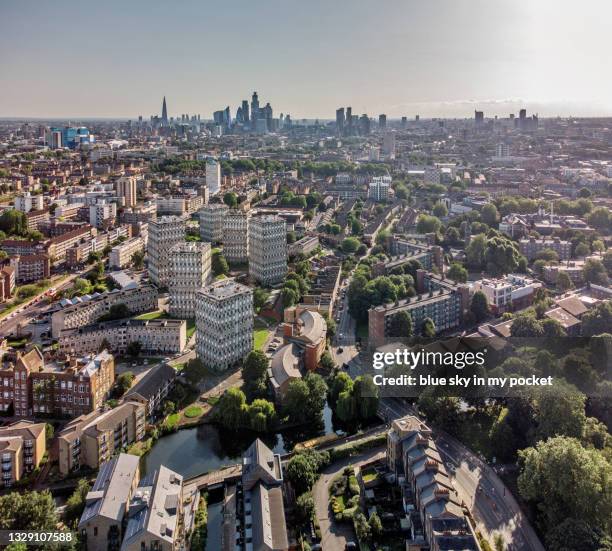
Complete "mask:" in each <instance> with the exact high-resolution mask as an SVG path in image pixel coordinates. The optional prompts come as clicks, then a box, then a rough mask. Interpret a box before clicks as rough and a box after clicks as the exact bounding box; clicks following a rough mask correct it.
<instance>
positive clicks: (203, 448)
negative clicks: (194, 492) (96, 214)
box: [143, 404, 342, 478]
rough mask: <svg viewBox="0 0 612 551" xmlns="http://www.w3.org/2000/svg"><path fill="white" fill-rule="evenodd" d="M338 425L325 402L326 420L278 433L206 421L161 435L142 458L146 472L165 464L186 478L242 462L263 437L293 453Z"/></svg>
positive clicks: (280, 450) (275, 448) (279, 450)
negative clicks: (224, 426)
mask: <svg viewBox="0 0 612 551" xmlns="http://www.w3.org/2000/svg"><path fill="white" fill-rule="evenodd" d="M338 428H342V427H339V426H338V427H337V426H335V423H334V421H332V411H331V409H330V408H329V407H328V406H327V404H326V405H325V409H324V411H323V420H322V423H320V424H319V425H318V426H308V427H305V428H304V429H300V428H297V429H296V428H292V429H288V430H286V431H281V432H278V433H276V434H258V433H255V432H253V431H240V432H238V433H234V432H228V431H224V430H223V429H222V428H219V427H217V426H216V425H211V424H204V425H199V426H197V427H192V428H189V429H183V430H179V431H177V432H174V433H172V434H169V435H166V436H162V437H161V438H160V439H159V440H157V442H155V444H154V445H153V447H152V448H151V450H150V451H149V453H147V454H146V455H145V456H144V458H143V469H144V472H145V473H148V472H153V471H154V470H156V469H158V468H159V466H160V465H164V466H165V467H168V468H169V469H172V470H173V471H176V472H177V473H179V474H181V475H183V476H184V477H185V478H190V477H192V476H197V475H200V474H202V473H205V472H208V471H213V470H215V469H219V468H220V467H223V466H226V465H231V464H234V463H239V462H240V461H241V458H242V454H243V452H244V451H245V450H246V449H247V448H248V447H249V446H250V445H251V444H252V443H253V441H254V440H255V439H256V438H260V439H261V440H263V442H265V444H266V445H267V446H268V447H269V448H270V449H271V450H273V451H274V453H279V454H284V453H287V452H290V451H291V450H292V449H293V447H294V446H295V444H297V443H298V442H303V441H304V440H308V439H310V438H314V437H316V436H321V435H323V434H330V433H331V432H334V431H335V430H337V429H338Z"/></svg>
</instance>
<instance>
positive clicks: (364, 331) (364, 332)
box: [355, 321, 368, 341]
mask: <svg viewBox="0 0 612 551" xmlns="http://www.w3.org/2000/svg"><path fill="white" fill-rule="evenodd" d="M355 334H356V335H357V337H359V338H360V339H361V340H362V341H367V340H368V322H367V321H366V322H364V323H358V324H357V329H356V331H355Z"/></svg>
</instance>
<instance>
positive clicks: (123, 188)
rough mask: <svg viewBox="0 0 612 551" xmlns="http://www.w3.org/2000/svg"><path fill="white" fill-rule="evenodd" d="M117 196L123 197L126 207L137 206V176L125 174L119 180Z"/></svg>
mask: <svg viewBox="0 0 612 551" xmlns="http://www.w3.org/2000/svg"><path fill="white" fill-rule="evenodd" d="M117 196H118V197H123V199H124V203H125V206H126V207H135V206H136V203H137V202H138V198H137V195H136V178H134V177H133V176H123V177H121V178H119V180H117Z"/></svg>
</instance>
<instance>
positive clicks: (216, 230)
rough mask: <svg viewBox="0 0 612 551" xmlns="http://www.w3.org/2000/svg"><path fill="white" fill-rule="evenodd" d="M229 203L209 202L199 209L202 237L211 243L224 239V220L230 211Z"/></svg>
mask: <svg viewBox="0 0 612 551" xmlns="http://www.w3.org/2000/svg"><path fill="white" fill-rule="evenodd" d="M228 210H229V209H228V207H227V205H224V204H221V203H209V204H208V205H204V206H203V207H202V208H201V209H200V210H199V211H198V214H199V217H200V237H201V238H202V239H203V240H204V241H208V242H209V243H220V242H221V241H223V220H224V219H225V217H226V215H227V212H228Z"/></svg>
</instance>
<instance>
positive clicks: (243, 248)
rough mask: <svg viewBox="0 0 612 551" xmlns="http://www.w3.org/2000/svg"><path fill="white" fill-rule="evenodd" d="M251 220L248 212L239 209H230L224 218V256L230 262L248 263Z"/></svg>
mask: <svg viewBox="0 0 612 551" xmlns="http://www.w3.org/2000/svg"><path fill="white" fill-rule="evenodd" d="M250 218H251V215H250V214H249V213H248V212H245V211H242V210H238V209H230V210H229V212H228V213H227V215H226V216H225V218H223V256H225V258H226V259H227V261H228V262H231V263H234V264H241V263H244V262H248V260H249V222H250Z"/></svg>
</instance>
